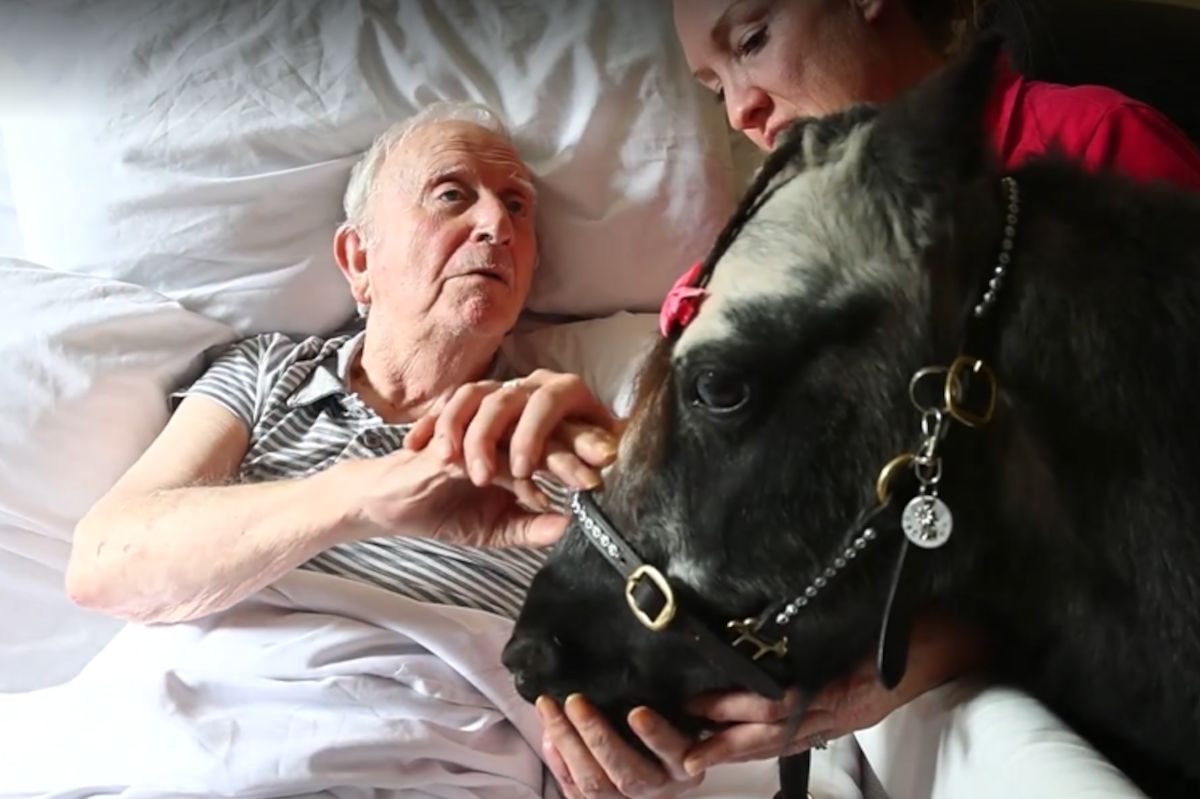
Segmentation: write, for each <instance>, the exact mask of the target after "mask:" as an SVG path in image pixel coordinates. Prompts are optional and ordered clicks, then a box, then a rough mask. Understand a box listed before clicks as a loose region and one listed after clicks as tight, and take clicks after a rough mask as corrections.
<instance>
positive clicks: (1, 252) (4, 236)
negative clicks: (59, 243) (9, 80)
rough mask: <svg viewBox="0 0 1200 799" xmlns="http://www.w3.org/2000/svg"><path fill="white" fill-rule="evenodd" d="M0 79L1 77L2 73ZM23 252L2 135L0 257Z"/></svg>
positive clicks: (0, 158) (0, 140)
mask: <svg viewBox="0 0 1200 799" xmlns="http://www.w3.org/2000/svg"><path fill="white" fill-rule="evenodd" d="M0 79H3V75H2V73H0ZM24 254H25V247H24V245H23V244H22V243H21V228H20V225H18V223H17V207H16V205H14V204H13V191H12V181H11V180H9V177H8V159H7V158H6V157H5V155H4V137H3V136H0V257H5V256H10V257H13V258H20V257H21V256H22V255H24Z"/></svg>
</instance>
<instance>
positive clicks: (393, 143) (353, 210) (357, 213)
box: [342, 102, 516, 243]
mask: <svg viewBox="0 0 1200 799" xmlns="http://www.w3.org/2000/svg"><path fill="white" fill-rule="evenodd" d="M440 122H470V123H471V124H473V125H478V126H479V127H481V128H484V129H486V130H490V131H491V132H493V133H495V134H498V135H499V136H501V137H502V138H503V139H504V140H505V141H507V142H508V143H509V144H510V145H511V144H512V143H513V142H512V136H511V135H510V134H509V132H508V128H507V127H505V125H504V123H503V122H502V121H501V120H500V117H499V115H497V114H496V112H494V111H492V109H490V108H488V107H487V106H485V105H482V104H480V103H467V102H437V103H433V104H432V105H429V106H426V107H425V108H423V109H421V110H420V111H419V112H417V113H416V114H414V115H413V116H411V117H409V118H408V119H405V120H402V121H400V122H397V123H395V124H394V125H392V126H391V127H389V128H388V129H387V130H385V131H384V132H383V133H381V134H379V136H377V137H376V138H375V141H374V142H372V143H371V146H370V147H369V148H368V149H367V151H366V152H365V153H364V154H363V156H362V158H360V159H359V161H358V163H356V164H355V165H354V168H353V169H351V170H350V182H349V183H348V184H347V185H346V194H345V196H344V197H343V199H342V209H343V210H344V211H345V214H346V221H347V222H348V223H350V224H351V225H352V226H353V227H354V228H355V229H357V230H358V232H359V235H360V236H361V237H362V239H363V241H364V243H369V242H371V241H372V240H373V238H374V231H373V230H372V226H371V197H372V196H374V194H375V191H376V189H377V188H378V182H379V173H380V171H382V169H383V165H384V163H385V162H386V161H387V157H388V156H389V155H390V154H391V153H392V151H393V150H395V149H396V148H397V147H399V146H400V145H402V144H403V143H404V142H405V140H407V139H408V138H409V137H410V136H412V134H413V132H414V131H416V130H418V129H420V128H423V127H425V126H427V125H434V124H437V123H440ZM513 149H516V147H515V145H514V147H513Z"/></svg>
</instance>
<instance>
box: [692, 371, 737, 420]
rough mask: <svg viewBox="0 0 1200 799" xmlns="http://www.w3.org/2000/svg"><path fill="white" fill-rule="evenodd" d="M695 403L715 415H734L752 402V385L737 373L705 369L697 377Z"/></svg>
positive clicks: (694, 393) (694, 394)
mask: <svg viewBox="0 0 1200 799" xmlns="http://www.w3.org/2000/svg"><path fill="white" fill-rule="evenodd" d="M693 397H694V399H693V402H694V403H695V404H696V405H699V406H701V407H703V408H704V409H706V410H708V411H711V412H713V413H732V412H733V411H736V410H739V409H740V408H742V407H743V406H744V405H745V404H746V403H747V402H749V401H750V384H749V383H747V382H746V379H745V378H744V377H742V375H740V374H738V373H737V372H726V371H722V370H719V369H703V370H701V371H700V372H699V373H698V374H697V375H696V383H695V387H694V391H693Z"/></svg>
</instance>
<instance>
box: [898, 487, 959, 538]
mask: <svg viewBox="0 0 1200 799" xmlns="http://www.w3.org/2000/svg"><path fill="white" fill-rule="evenodd" d="M900 526H901V527H903V528H904V534H905V535H906V536H908V540H909V541H912V542H913V543H914V544H916V545H917V546H919V547H921V548H923V549H937V548H938V547H940V546H941V545H942V544H945V543H946V542H947V541H949V540H950V533H951V531H952V530H953V529H954V516H953V515H952V514H951V513H950V508H949V507H947V505H946V503H945V502H942V501H941V500H940V499H938V498H937V497H933V496H929V495H928V494H922V495H920V496H917V497H913V498H912V500H911V501H910V502H909V503H908V504H907V505H905V506H904V513H903V514H901V516H900Z"/></svg>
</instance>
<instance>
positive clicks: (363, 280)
mask: <svg viewBox="0 0 1200 799" xmlns="http://www.w3.org/2000/svg"><path fill="white" fill-rule="evenodd" d="M333 258H334V260H335V261H337V265H338V268H339V269H341V270H342V276H343V277H345V278H346V282H347V283H349V284H350V293H351V294H352V295H353V296H354V301H355V302H357V303H358V304H359V305H370V304H371V278H370V276H369V275H368V274H367V245H366V242H365V241H364V240H363V235H362V231H360V230H359V229H358V228H357V227H356V226H354V225H352V224H350V223H349V222H343V223H342V224H341V225H340V226H339V227H338V229H337V233H335V234H334V236H333Z"/></svg>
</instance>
